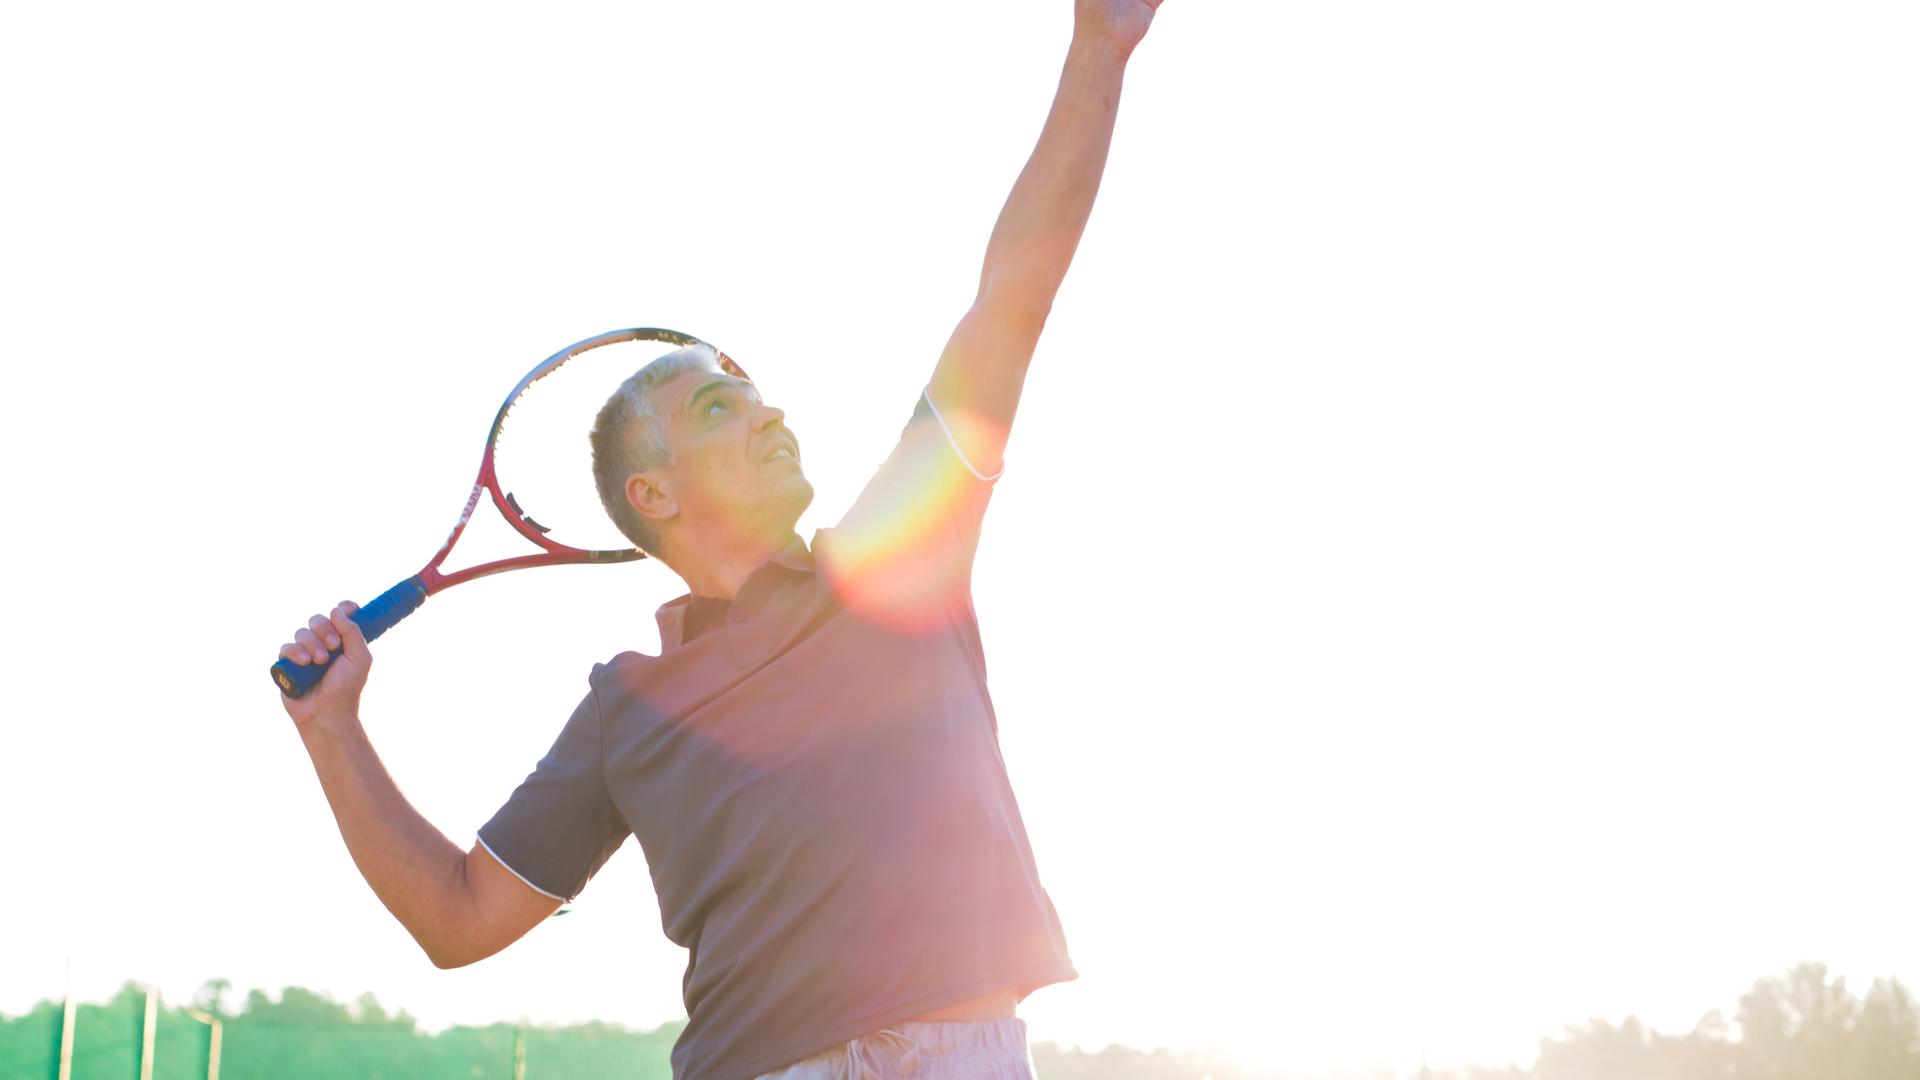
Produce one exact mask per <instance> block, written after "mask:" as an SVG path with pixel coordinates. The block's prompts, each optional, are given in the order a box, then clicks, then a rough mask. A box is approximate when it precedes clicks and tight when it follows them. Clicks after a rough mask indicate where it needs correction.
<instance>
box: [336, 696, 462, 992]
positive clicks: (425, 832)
mask: <svg viewBox="0 0 1920 1080" xmlns="http://www.w3.org/2000/svg"><path fill="white" fill-rule="evenodd" d="M301 738H302V741H304V742H305V743H306V747H307V754H308V756H309V757H311V758H312V759H313V768H314V772H315V773H316V774H318V776H319V778H320V786H321V788H322V789H323V790H324V791H325V792H326V796H327V802H328V804H329V805H331V806H332V807H333V816H334V820H336V821H337V822H338V823H339V825H340V836H341V838H342V839H344V840H345V841H346V842H347V851H348V852H349V853H350V854H351V855H352V856H353V861H354V865H356V866H358V867H359V868H360V873H361V875H362V876H364V877H365V878H366V879H367V884H368V885H371V886H372V887H373V891H374V894H375V895H377V896H379V898H380V902H381V903H383V904H385V905H386V906H387V910H388V911H391V912H392V913H393V915H394V917H395V918H397V919H399V920H400V924H401V925H402V926H404V927H406V928H407V932H408V933H410V934H412V935H413V938H414V940H415V941H417V942H419V943H420V947H421V948H422V949H424V950H426V953H427V956H428V957H429V958H431V959H432V960H433V962H434V963H435V964H437V965H440V966H448V965H449V964H451V963H453V962H455V961H454V960H453V958H454V957H456V956H457V955H458V954H459V946H460V941H461V937H460V931H461V927H462V926H463V925H464V918H463V916H464V913H465V910H466V908H467V906H468V901H469V894H468V890H467V888H466V861H465V854H464V853H463V852H462V851H461V850H460V849H459V848H458V847H455V846H454V844H453V842H452V841H450V840H448V839H447V838H446V836H445V835H443V834H442V833H441V832H440V830H438V829H436V828H434V827H433V826H432V825H431V824H430V823H429V822H428V821H427V819H426V818H424V817H421V816H420V812H419V811H417V810H415V809H414V808H413V806H412V805H411V804H410V803H408V802H407V800H406V796H404V795H402V794H401V793H400V788H399V787H398V786H397V785H396V784H394V782H393V778H392V777H391V776H389V775H388V774H387V770H386V766H384V765H382V764H381V763H380V756H379V755H378V754H376V753H375V752H374V749H373V744H372V743H371V742H369V741H368V739H367V736H366V732H365V730H364V729H362V727H361V726H360V721H359V720H358V718H349V719H346V720H341V721H337V722H332V723H326V724H320V723H316V724H312V725H309V726H308V727H307V728H306V729H304V730H303V731H302V732H301Z"/></svg>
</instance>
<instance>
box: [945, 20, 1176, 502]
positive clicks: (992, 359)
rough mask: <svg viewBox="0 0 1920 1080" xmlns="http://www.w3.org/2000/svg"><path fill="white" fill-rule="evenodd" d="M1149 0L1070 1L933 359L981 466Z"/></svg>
mask: <svg viewBox="0 0 1920 1080" xmlns="http://www.w3.org/2000/svg"><path fill="white" fill-rule="evenodd" d="M1158 6H1159V0H1078V3H1077V5H1076V9H1075V16H1074V32H1073V41H1072V44H1071V45H1069V46H1068V49H1067V61H1066V66H1065V69H1064V70H1063V71H1062V72H1061V75H1060V86H1059V89H1058V91H1057V92H1056V93H1055V95H1054V99H1053V108H1052V110H1051V111H1050V112H1049V113H1048V114H1047V121H1046V125H1045V126H1044V127H1043V128H1042V129H1041V132H1040V141H1039V143H1038V144H1037V145H1036V146H1035V147H1034V150H1033V155H1032V157H1031V158H1029V159H1028V161H1027V165H1026V168H1025V169H1023V170H1022V171H1021V173H1020V177H1019V179H1018V180H1017V181H1015V183H1014V186H1013V191H1012V193H1011V194H1010V195H1008V196H1007V202H1006V205H1005V206H1004V207H1003V208H1002V209H1001V211H1000V218H999V220H998V221H997V222H996V223H995V224H994V227H993V235H992V237H991V238H990V239H989V240H988V242H987V254H986V259H985V261H984V263H983V265H982V267H981V271H980V288H979V292H978V293H977V294H976V296H975V298H974V302H973V306H972V308H971V309H970V310H968V312H967V314H966V316H965V317H964V318H962V319H961V320H960V325H959V326H958V327H957V328H955V330H954V332H953V336H952V338H951V339H949V341H948V342H947V347H946V349H945V351H944V352H942V354H941V356H940V360H939V362H938V363H937V364H936V365H935V366H934V369H933V378H932V379H931V380H930V381H929V383H928V387H927V396H928V398H929V399H930V400H931V402H932V403H933V406H934V408H936V409H938V410H939V411H940V413H941V415H942V417H943V418H944V419H945V421H946V423H947V426H948V428H949V429H951V431H952V433H953V437H954V438H955V440H956V441H957V442H958V444H959V448H960V450H961V451H962V452H963V453H964V454H965V455H966V457H967V459H968V460H969V461H970V462H971V463H972V465H973V467H974V468H975V469H977V470H978V471H980V472H981V473H983V474H985V475H988V476H992V475H994V474H996V473H998V472H999V470H1000V459H1001V453H1002V451H1003V450H1004V449H1005V447H1006V442H1007V433H1008V432H1009V431H1010V430H1011V428H1012V426H1013V416H1014V412H1015V411H1016V409H1017V408H1018V407H1019V404H1020V391H1021V388H1022V386H1023V385H1024V384H1025V382H1026V377H1027V365H1028V364H1029V363H1030V362H1031V360H1032V359H1033V351H1034V347H1035V345H1036V344H1037V343H1038V342H1039V340H1040V332H1041V330H1042V328H1043V327H1044V326H1045V325H1046V321H1047V315H1048V313H1049V312H1050V311H1051V310H1052V308H1053V299H1054V296H1055V295H1056V294H1057V293H1058V292H1059V290H1060V283H1061V282H1062V281H1063V280H1065V278H1066V275H1067V267H1068V266H1069V265H1070V264H1071V263H1072V262H1073V253H1074V251H1075V250H1076V249H1077V248H1078V247H1079V245H1080V235H1081V233H1082V232H1083V231H1084V230H1085V228H1086V224H1087V218H1088V216H1089V215H1090V214H1091V213H1092V212H1093V201H1094V196H1095V195H1096V194H1098V192H1099V190H1100V176H1101V174H1102V172H1104V171H1105V169H1106V164H1107V150H1108V147H1109V146H1110V145H1111V144H1112V142H1113V125H1114V118H1115V116H1116V115H1117V113H1118V110H1119V105H1120V88H1121V81H1122V77H1123V76H1124V74H1125V72H1126V65H1127V60H1128V57H1129V56H1130V55H1131V54H1132V52H1133V48H1134V47H1135V46H1136V45H1138V44H1139V41H1140V38H1141V37H1142V36H1144V35H1145V33H1146V29H1147V25H1148V24H1149V23H1150V22H1151V21H1152V18H1153V13H1154V10H1155V9H1156V8H1157V7H1158Z"/></svg>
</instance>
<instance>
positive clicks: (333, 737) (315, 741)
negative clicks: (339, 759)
mask: <svg viewBox="0 0 1920 1080" xmlns="http://www.w3.org/2000/svg"><path fill="white" fill-rule="evenodd" d="M294 727H295V729H296V730H298V731H299V732H300V741H301V742H303V743H305V744H306V747H307V753H309V754H318V753H324V752H326V751H327V750H330V749H334V748H336V747H338V746H339V745H340V744H342V743H344V742H347V741H349V740H351V739H353V738H355V737H364V736H365V732H363V731H362V730H361V728H360V714H359V713H358V712H356V711H354V710H351V709H335V710H328V711H326V712H318V713H314V714H313V715H311V716H308V717H306V718H304V719H301V720H298V721H296V722H295V724H294Z"/></svg>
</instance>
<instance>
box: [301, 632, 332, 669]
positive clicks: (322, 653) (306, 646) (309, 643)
mask: <svg viewBox="0 0 1920 1080" xmlns="http://www.w3.org/2000/svg"><path fill="white" fill-rule="evenodd" d="M293 643H294V644H295V645H298V646H299V647H300V648H301V649H303V650H305V652H306V654H307V659H305V660H302V661H299V662H300V663H314V664H324V663H326V662H327V647H326V646H325V645H322V644H320V637H319V635H317V634H315V633H314V632H313V631H311V630H302V631H300V632H299V633H296V634H294V635H293Z"/></svg>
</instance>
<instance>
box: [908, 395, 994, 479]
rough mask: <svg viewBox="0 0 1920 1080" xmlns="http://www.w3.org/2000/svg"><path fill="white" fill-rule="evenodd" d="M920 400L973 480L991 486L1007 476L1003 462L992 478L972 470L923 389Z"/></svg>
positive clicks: (949, 429)
mask: <svg viewBox="0 0 1920 1080" xmlns="http://www.w3.org/2000/svg"><path fill="white" fill-rule="evenodd" d="M920 398H921V400H923V401H925V402H926V403H927V411H928V412H931V413H933V419H934V421H935V422H936V423H938V424H939V425H940V430H941V431H943V432H945V433H946V436H947V445H948V446H951V447H953V456H955V457H957V458H959V459H960V464H962V465H965V466H966V467H967V471H968V472H970V473H972V474H973V478H974V479H975V480H981V481H984V482H986V483H989V484H991V483H993V482H994V481H995V480H998V479H1000V478H1001V477H1002V476H1005V475H1006V474H1007V463H1006V462H1004V461H1002V462H1001V463H1000V471H999V472H996V473H994V474H993V475H992V476H988V475H987V474H986V473H983V472H981V471H980V470H979V469H976V468H974V467H973V462H971V461H968V460H967V452H966V451H965V450H962V449H960V440H959V439H956V438H954V437H953V429H952V428H950V427H948V426H947V419H946V417H944V416H941V415H940V406H938V405H935V404H934V403H933V395H932V394H929V393H928V392H927V391H926V390H925V389H922V390H921V391H920Z"/></svg>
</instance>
